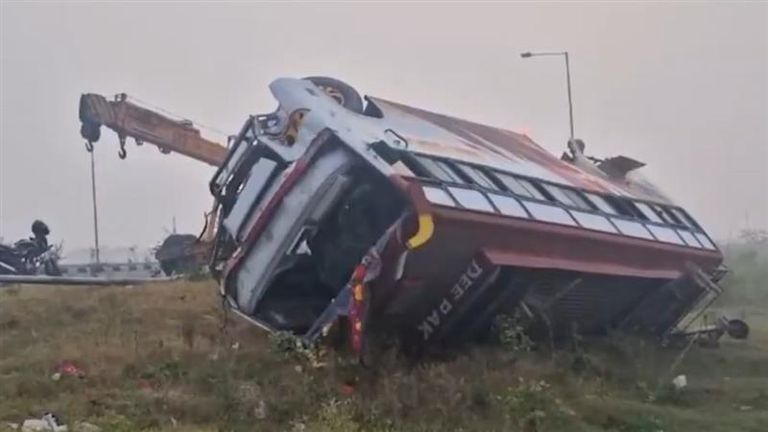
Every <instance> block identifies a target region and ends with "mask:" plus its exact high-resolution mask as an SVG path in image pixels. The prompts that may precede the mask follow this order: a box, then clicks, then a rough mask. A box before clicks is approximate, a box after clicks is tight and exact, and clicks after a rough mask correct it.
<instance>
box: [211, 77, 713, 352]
mask: <svg viewBox="0 0 768 432" xmlns="http://www.w3.org/2000/svg"><path fill="white" fill-rule="evenodd" d="M270 88H271V91H272V93H273V95H274V97H275V98H276V99H277V102H278V107H277V109H276V110H275V111H274V112H272V113H269V114H264V115H256V116H252V117H250V118H249V119H248V120H247V121H246V123H245V125H244V126H243V127H242V129H241V131H240V133H239V135H238V136H237V138H236V139H235V140H234V141H233V144H232V145H231V147H230V149H229V153H228V155H227V157H226V160H225V162H224V163H223V164H222V165H221V167H220V168H219V169H218V171H217V172H216V174H215V175H214V177H213V179H212V180H211V183H210V189H211V193H212V194H213V195H214V197H215V199H216V200H217V202H218V205H219V210H220V219H219V227H218V231H217V238H216V241H215V245H214V250H213V252H212V260H211V271H212V273H213V274H214V275H215V276H216V278H217V279H218V280H219V282H220V290H221V294H222V296H224V297H225V299H226V303H227V304H228V306H229V307H231V308H232V309H233V310H235V311H236V312H237V313H238V314H239V315H241V316H242V317H244V318H246V319H247V320H249V321H250V322H252V323H254V324H256V325H258V326H260V327H262V328H264V329H267V330H269V331H289V332H292V333H294V334H296V335H299V336H301V337H303V338H304V339H305V340H306V341H308V342H313V341H317V340H318V339H321V338H323V337H324V336H326V335H327V334H328V332H329V331H330V330H331V329H332V328H333V329H339V330H340V334H342V335H344V336H345V340H346V341H347V342H348V343H349V345H350V346H351V347H352V348H353V349H354V351H355V352H358V353H360V352H362V351H363V350H365V349H366V344H367V343H368V342H367V341H368V340H369V336H370V335H371V334H378V333H386V334H390V335H396V336H398V337H399V338H400V340H402V341H405V342H407V343H408V344H409V345H416V346H428V345H431V344H438V345H450V344H458V343H462V342H467V341H472V340H475V339H477V338H480V337H482V336H483V335H484V334H485V333H487V332H488V331H489V328H490V323H491V322H492V321H493V318H494V316H496V315H497V314H499V313H502V312H503V313H511V312H516V313H522V314H523V316H525V317H527V319H528V321H527V322H528V323H529V325H530V327H531V331H536V329H537V328H538V329H545V330H546V331H547V332H549V334H550V335H554V336H555V337H557V336H558V335H563V334H565V333H566V332H570V331H573V329H574V328H576V329H578V331H579V332H580V333H582V334H595V333H600V332H604V331H606V330H610V329H628V330H633V331H639V332H642V333H646V334H650V335H653V336H657V337H661V338H663V337H666V336H669V335H671V334H673V333H675V332H676V331H677V329H678V328H680V326H684V323H681V321H682V320H683V318H684V317H686V316H688V315H689V312H690V311H691V310H692V309H693V308H695V307H696V306H701V305H702V304H706V303H707V302H709V301H711V300H712V299H713V298H715V297H717V296H718V295H719V294H720V293H721V288H720V287H719V286H718V285H717V282H718V280H719V278H720V277H721V276H722V274H723V271H722V270H721V263H722V261H723V256H722V254H721V252H720V251H719V250H718V248H717V246H716V245H715V244H714V242H713V241H712V239H711V238H710V237H709V236H708V235H707V233H706V232H705V231H704V229H702V227H701V225H700V224H699V223H698V222H697V221H696V220H695V219H694V218H693V217H692V216H691V215H690V214H689V213H688V212H687V211H686V210H685V209H683V208H682V207H681V206H679V205H677V204H675V203H674V202H672V201H671V200H670V199H669V198H667V197H666V196H665V195H664V194H662V193H661V192H660V191H659V190H658V189H657V188H656V187H654V186H653V185H652V184H650V183H649V182H647V181H645V180H643V179H641V178H640V177H639V176H637V175H636V173H635V172H633V170H634V169H636V168H639V167H641V166H642V165H643V164H642V163H640V162H637V161H634V160H632V159H630V158H627V157H624V156H618V157H614V158H609V159H605V160H598V159H595V158H590V157H587V156H585V155H584V153H583V150H584V146H583V143H582V142H581V141H579V140H571V141H570V142H569V143H568V152H566V153H564V154H563V156H562V157H561V158H558V157H555V156H553V155H551V154H550V153H548V152H547V151H545V150H544V149H543V148H542V147H540V146H539V145H537V144H536V143H534V142H533V141H532V140H531V139H530V138H529V137H527V136H526V135H522V134H519V133H515V132H512V131H509V130H504V129H499V128H495V127H490V126H485V125H482V124H478V123H474V122H470V121H467V120H462V119H458V118H454V117H449V116H446V115H441V114H436V113H433V112H429V111H425V110H421V109H417V108H413V107H410V106H406V105H402V104H398V103H394V102H390V101H387V100H384V99H379V98H375V97H367V98H366V99H365V103H364V101H363V99H362V98H361V97H360V96H359V95H358V93H357V92H355V90H354V89H352V88H351V87H349V86H348V85H346V84H344V83H342V82H340V81H337V80H334V79H330V78H307V79H287V78H284V79H278V80H276V81H274V82H273V83H272V84H271V86H270Z"/></svg>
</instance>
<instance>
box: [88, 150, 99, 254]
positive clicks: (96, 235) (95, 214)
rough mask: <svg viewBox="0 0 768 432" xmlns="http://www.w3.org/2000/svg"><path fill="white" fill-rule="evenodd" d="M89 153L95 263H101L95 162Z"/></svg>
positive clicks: (91, 152)
mask: <svg viewBox="0 0 768 432" xmlns="http://www.w3.org/2000/svg"><path fill="white" fill-rule="evenodd" d="M89 153H90V154H91V200H92V201H93V240H94V243H95V246H96V250H95V258H96V264H101V257H100V256H99V255H100V254H99V213H98V211H97V209H96V164H95V162H94V160H93V150H91V151H90V152H89Z"/></svg>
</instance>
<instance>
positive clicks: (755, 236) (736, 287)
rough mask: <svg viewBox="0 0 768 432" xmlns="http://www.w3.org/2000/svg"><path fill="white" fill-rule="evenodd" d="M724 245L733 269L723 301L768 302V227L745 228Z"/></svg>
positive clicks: (726, 259)
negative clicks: (735, 237) (760, 228)
mask: <svg viewBox="0 0 768 432" xmlns="http://www.w3.org/2000/svg"><path fill="white" fill-rule="evenodd" d="M721 249H722V250H723V252H724V254H725V264H726V265H727V266H728V268H729V269H730V273H729V274H728V275H727V276H726V277H725V280H724V281H723V285H724V286H725V293H724V294H723V297H722V299H721V302H722V303H731V304H762V305H768V231H766V230H755V229H751V230H744V231H742V232H741V233H740V235H739V237H738V238H737V239H736V240H732V241H730V242H728V243H725V244H722V245H721Z"/></svg>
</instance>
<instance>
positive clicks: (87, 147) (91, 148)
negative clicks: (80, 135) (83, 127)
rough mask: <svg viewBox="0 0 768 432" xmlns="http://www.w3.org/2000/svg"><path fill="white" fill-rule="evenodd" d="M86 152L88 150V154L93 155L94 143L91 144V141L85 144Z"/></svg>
mask: <svg viewBox="0 0 768 432" xmlns="http://www.w3.org/2000/svg"><path fill="white" fill-rule="evenodd" d="M85 150H86V151H87V152H88V153H91V152H93V143H92V142H90V141H86V142H85Z"/></svg>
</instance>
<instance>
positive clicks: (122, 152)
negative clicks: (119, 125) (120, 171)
mask: <svg viewBox="0 0 768 432" xmlns="http://www.w3.org/2000/svg"><path fill="white" fill-rule="evenodd" d="M117 139H118V140H119V141H120V150H118V151H117V155H118V156H119V157H120V159H125V157H126V156H128V152H126V151H125V135H118V136H117Z"/></svg>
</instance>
